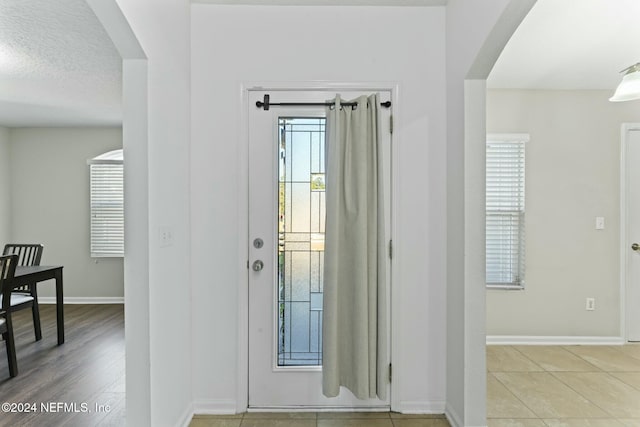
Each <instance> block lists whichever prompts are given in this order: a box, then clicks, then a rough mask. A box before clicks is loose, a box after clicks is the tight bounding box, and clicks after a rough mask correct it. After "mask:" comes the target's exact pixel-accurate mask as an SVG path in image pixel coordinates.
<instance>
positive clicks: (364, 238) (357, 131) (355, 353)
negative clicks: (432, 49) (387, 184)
mask: <svg viewBox="0 0 640 427" xmlns="http://www.w3.org/2000/svg"><path fill="white" fill-rule="evenodd" d="M331 102H334V101H331ZM347 102H357V103H358V106H357V107H356V108H352V107H349V106H345V107H342V108H341V107H340V103H341V100H340V96H336V99H335V103H334V105H333V106H332V107H331V108H328V109H327V128H326V151H327V153H326V170H327V176H326V197H327V200H326V230H325V231H326V234H325V254H324V260H325V261H324V302H323V310H324V311H323V318H322V323H323V326H322V327H323V335H322V344H323V345H322V352H323V355H322V375H323V384H322V385H323V393H324V395H325V396H327V397H335V396H337V395H338V393H339V392H340V387H341V386H344V387H346V388H348V389H349V390H351V392H352V393H353V394H354V395H355V396H356V397H358V398H359V399H368V398H375V397H376V396H378V397H379V398H381V399H385V398H386V389H387V383H388V360H387V336H386V333H387V328H386V325H387V320H386V319H387V317H386V316H387V313H386V284H385V279H386V274H385V262H386V258H385V257H386V244H385V241H384V238H385V237H384V236H385V233H384V199H383V194H382V190H383V187H384V186H383V183H382V176H383V175H382V160H383V159H382V150H381V147H379V138H378V134H379V131H378V109H379V100H378V96H377V95H371V96H369V97H366V96H362V97H360V98H358V99H357V100H355V101H347Z"/></svg>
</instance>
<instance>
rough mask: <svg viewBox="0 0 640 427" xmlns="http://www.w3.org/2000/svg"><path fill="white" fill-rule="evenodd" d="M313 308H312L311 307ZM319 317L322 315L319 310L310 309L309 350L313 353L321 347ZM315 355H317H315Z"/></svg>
mask: <svg viewBox="0 0 640 427" xmlns="http://www.w3.org/2000/svg"><path fill="white" fill-rule="evenodd" d="M311 310H313V308H311ZM320 317H322V312H321V311H312V312H311V324H310V325H309V333H310V336H309V351H310V352H312V353H311V354H313V353H318V352H320V351H322V347H320V339H319V337H320V332H321V330H320ZM316 357H317V356H316Z"/></svg>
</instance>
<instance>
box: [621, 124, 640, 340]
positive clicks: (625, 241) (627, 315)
mask: <svg viewBox="0 0 640 427" xmlns="http://www.w3.org/2000/svg"><path fill="white" fill-rule="evenodd" d="M631 131H638V132H640V123H623V124H622V125H621V127H620V337H621V338H622V340H623V342H624V343H626V342H627V340H628V335H627V333H628V327H627V325H629V323H630V322H631V313H633V310H631V309H630V307H627V304H630V301H629V299H628V298H627V293H628V289H629V288H630V286H631V285H630V283H629V280H628V279H627V270H628V268H627V267H628V266H627V252H628V250H629V246H630V245H631V241H630V239H629V236H627V217H628V215H627V209H628V192H629V188H627V145H628V135H629V132H631Z"/></svg>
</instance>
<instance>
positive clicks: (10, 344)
mask: <svg viewBox="0 0 640 427" xmlns="http://www.w3.org/2000/svg"><path fill="white" fill-rule="evenodd" d="M11 328H12V326H11V324H10V322H9V321H7V332H5V333H4V334H2V335H3V337H4V341H5V343H6V344H7V359H9V376H11V378H13V377H15V376H16V375H18V360H17V358H16V344H15V342H14V340H13V330H12V329H11Z"/></svg>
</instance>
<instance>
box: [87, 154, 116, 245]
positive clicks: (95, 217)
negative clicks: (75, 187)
mask: <svg viewBox="0 0 640 427" xmlns="http://www.w3.org/2000/svg"><path fill="white" fill-rule="evenodd" d="M122 158H123V157H122V150H114V151H110V152H108V153H104V154H102V155H100V156H98V157H95V158H93V159H91V160H89V161H88V162H87V163H88V164H89V181H90V182H89V191H90V212H91V233H90V234H91V242H90V246H91V256H92V257H122V256H124V176H123V175H124V174H123V164H122V163H123V162H122Z"/></svg>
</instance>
